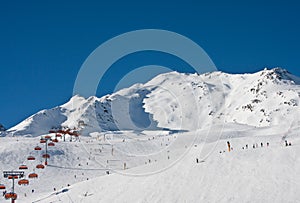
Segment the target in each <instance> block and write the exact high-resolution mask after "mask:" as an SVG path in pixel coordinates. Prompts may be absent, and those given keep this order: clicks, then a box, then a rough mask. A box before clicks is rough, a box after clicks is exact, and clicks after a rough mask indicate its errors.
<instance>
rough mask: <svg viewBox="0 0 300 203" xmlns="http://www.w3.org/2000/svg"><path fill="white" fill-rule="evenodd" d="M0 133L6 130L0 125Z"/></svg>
mask: <svg viewBox="0 0 300 203" xmlns="http://www.w3.org/2000/svg"><path fill="white" fill-rule="evenodd" d="M0 131H6V128H5V127H4V126H3V125H2V124H1V123H0Z"/></svg>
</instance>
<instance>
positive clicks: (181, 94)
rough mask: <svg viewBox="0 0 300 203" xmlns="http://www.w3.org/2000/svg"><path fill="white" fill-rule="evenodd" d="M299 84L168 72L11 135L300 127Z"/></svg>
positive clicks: (272, 73)
mask: <svg viewBox="0 0 300 203" xmlns="http://www.w3.org/2000/svg"><path fill="white" fill-rule="evenodd" d="M299 85H300V79H299V78H298V77H297V76H294V75H292V74H291V73H289V72H288V71H287V70H285V69H282V68H274V69H271V70H268V69H264V70H262V71H259V72H257V73H252V74H249V73H248V74H228V73H223V72H220V71H217V72H211V73H205V74H201V75H199V74H186V73H178V72H169V73H164V74H161V75H158V76H156V77H155V78H153V79H152V80H150V81H149V82H147V83H145V84H135V85H133V86H131V87H129V88H125V89H122V90H120V91H118V92H116V93H113V94H110V95H105V96H103V97H101V98H97V97H95V96H92V97H89V98H87V99H85V98H83V97H81V96H79V95H75V96H73V97H72V98H71V99H70V100H69V101H68V102H67V103H65V104H63V105H60V106H57V107H54V108H52V109H49V110H42V111H39V112H38V113H36V114H34V115H32V116H30V117H29V118H27V119H25V120H24V121H22V122H21V123H19V124H18V125H16V126H14V127H12V128H10V129H9V130H8V131H7V135H9V136H14V135H24V136H38V135H41V134H45V133H47V132H48V131H49V130H51V129H58V128H69V129H74V130H75V129H76V130H79V131H80V133H81V134H83V135H89V133H92V132H96V131H99V132H100V131H115V130H137V131H142V130H145V129H147V130H158V129H170V130H188V131H189V130H196V129H200V128H207V127H210V126H211V125H216V124H226V123H239V124H247V125H250V126H255V127H265V126H272V125H274V126H276V125H283V123H282V121H283V120H291V119H292V120H293V122H298V123H299V122H300V120H299V119H298V118H297V113H299V102H300V100H299V97H300V88H299ZM286 117H290V118H291V119H283V118H286ZM285 125H287V126H288V125H289V123H287V124H285ZM287 128H288V127H287Z"/></svg>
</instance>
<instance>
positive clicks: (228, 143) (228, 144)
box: [227, 141, 231, 152]
mask: <svg viewBox="0 0 300 203" xmlns="http://www.w3.org/2000/svg"><path fill="white" fill-rule="evenodd" d="M227 146H228V152H230V149H231V148H230V142H229V141H227Z"/></svg>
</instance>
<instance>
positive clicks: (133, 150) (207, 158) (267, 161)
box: [0, 124, 300, 203]
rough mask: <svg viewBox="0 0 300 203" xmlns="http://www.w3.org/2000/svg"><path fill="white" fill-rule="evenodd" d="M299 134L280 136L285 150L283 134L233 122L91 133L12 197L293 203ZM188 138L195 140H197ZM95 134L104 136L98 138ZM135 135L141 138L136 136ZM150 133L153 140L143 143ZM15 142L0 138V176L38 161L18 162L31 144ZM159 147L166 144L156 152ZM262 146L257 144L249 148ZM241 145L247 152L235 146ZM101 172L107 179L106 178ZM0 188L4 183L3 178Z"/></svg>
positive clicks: (64, 145) (63, 148)
mask: <svg viewBox="0 0 300 203" xmlns="http://www.w3.org/2000/svg"><path fill="white" fill-rule="evenodd" d="M299 129H300V128H299V126H293V127H292V128H291V130H290V131H289V133H288V136H287V137H285V138H286V139H288V140H289V142H292V146H289V147H285V146H284V141H283V137H284V135H285V134H284V131H282V130H281V131H280V130H278V129H274V128H272V127H266V128H260V129H258V128H254V127H250V126H245V125H236V124H230V125H226V126H225V128H224V129H222V130H221V131H222V133H221V135H220V137H219V136H217V135H216V133H215V132H216V131H219V130H220V129H218V127H215V128H214V129H213V130H211V131H210V132H205V131H201V132H197V131H194V132H186V133H175V134H167V133H164V132H163V131H161V132H159V131H157V132H151V131H148V132H144V135H142V136H141V135H137V134H136V135H135V133H134V132H130V131H122V132H110V136H113V137H111V138H110V139H109V138H108V137H109V136H108V134H106V135H107V136H106V138H107V140H106V141H104V140H103V139H95V138H97V136H95V135H94V137H91V138H88V137H87V138H82V140H81V142H61V143H58V144H57V145H56V146H55V148H53V149H52V151H51V156H52V157H53V158H50V160H49V164H50V165H49V166H48V167H46V169H44V170H43V171H39V170H36V172H37V173H39V175H40V177H39V178H38V179H36V180H31V182H30V185H29V186H17V187H16V192H17V193H18V195H19V198H18V200H19V201H20V202H45V203H49V202H93V203H97V202H299V201H300V196H299V195H298V191H299V189H300V184H299V183H300V176H299V174H298V171H299V170H300V160H299V156H298V154H299V153H300V147H299V146H300V137H299V133H298V132H299ZM206 133H208V134H209V135H210V137H212V138H211V139H208V140H203V139H201V136H199V135H202V134H206ZM194 134H197V135H198V136H197V139H196V140H194ZM98 135H99V136H100V137H101V138H103V135H104V134H102V133H100V134H98ZM137 136H141V137H139V139H135V137H137ZM152 136H155V139H147V138H152ZM124 138H126V141H125V142H123V141H122V140H123V139H124ZM143 138H145V139H143ZM16 139H18V138H10V137H5V138H1V142H0V146H1V147H0V149H1V150H0V157H1V158H0V160H1V162H2V163H1V168H0V170H1V171H2V170H4V169H5V170H7V169H14V168H16V167H17V166H18V165H20V163H25V164H27V165H29V166H30V171H31V170H32V168H34V166H35V164H37V163H38V162H39V161H36V162H34V164H32V163H31V164H30V163H28V162H27V161H25V162H24V159H25V158H26V156H27V155H28V154H29V153H30V151H32V146H35V145H36V142H37V141H38V139H37V138H24V137H20V138H19V140H18V141H16ZM167 140H170V142H168V141H167ZM187 140H190V141H192V142H191V143H190V142H189V141H188V142H187ZM227 140H230V142H231V144H232V147H233V151H231V152H227V149H226V141H227ZM160 142H163V143H168V144H169V145H168V146H166V145H164V147H163V149H160V146H161V145H159V143H160ZM261 142H262V143H264V147H260V146H259V147H258V148H255V149H253V148H252V144H254V143H258V144H260V143H261ZM267 142H269V143H270V146H269V147H266V143H267ZM189 143H190V144H191V145H190V146H188V147H186V145H187V144H189ZM157 144H158V145H157ZM246 144H248V145H249V149H247V150H246V149H242V147H245V145H246ZM12 146H13V147H12ZM112 146H114V149H115V151H114V154H113V155H112V154H111V147H112ZM99 149H101V150H102V151H101V152H100V151H99ZM153 152H154V153H153ZM220 152H222V153H220ZM31 154H32V155H33V153H32V152H31ZM151 154H152V155H151ZM36 156H37V157H38V155H37V154H36ZM197 158H198V159H199V163H196V159H197ZM149 159H150V160H151V162H149V161H148V160H149ZM9 160H11V161H9ZM106 160H109V161H108V164H107V163H106ZM86 162H88V163H89V164H88V165H86ZM124 162H126V163H127V166H126V170H124V169H123V163H124ZM79 164H81V165H79ZM54 166H55V167H54ZM106 170H109V171H110V173H111V174H109V175H107V174H105V171H106ZM30 171H28V172H30ZM28 172H27V171H26V173H27V174H28ZM75 175H76V178H75V177H74V176H75ZM62 177H63V178H62ZM76 182H77V183H76ZM0 183H4V184H5V185H6V186H9V185H10V182H9V181H8V180H3V179H1V180H0ZM67 184H70V186H67ZM53 188H56V191H54V190H53ZM31 189H34V190H35V192H34V193H31ZM25 193H26V197H25Z"/></svg>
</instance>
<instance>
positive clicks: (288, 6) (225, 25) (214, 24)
mask: <svg viewBox="0 0 300 203" xmlns="http://www.w3.org/2000/svg"><path fill="white" fill-rule="evenodd" d="M299 10H300V3H299V2H298V1H276V0H273V1H256V0H251V1H240V0H239V1H230V0H229V1H224V0H221V1H214V0H212V1H200V0H185V1H176V0H172V1H168V0H164V1H161V0H160V1H156V0H151V1H142V0H139V1H101V0H100V1H81V2H79V1H55V0H53V1H30V0H29V1H18V2H17V1H6V2H4V1H2V2H1V4H0V22H1V23H0V26H1V27H0V29H1V32H0V35H1V38H0V67H1V79H0V87H1V100H0V104H1V105H0V123H3V124H4V125H5V126H6V127H11V126H13V125H15V124H17V123H18V122H20V121H22V120H23V119H25V118H26V117H28V116H30V115H31V114H33V113H36V112H37V111H38V110H41V109H45V108H51V107H54V106H57V105H60V104H62V103H64V102H66V101H67V100H68V99H69V98H70V97H71V96H72V91H73V84H74V81H75V79H76V75H77V72H78V70H79V69H80V67H81V65H82V63H83V62H84V60H85V59H86V58H87V56H88V55H89V54H90V53H91V52H92V51H93V50H94V49H95V48H96V47H98V46H99V45H100V44H101V43H103V42H105V41H106V40H108V39H110V38H111V37H114V36H116V35H119V34H122V33H124V32H128V31H132V30H136V29H145V28H156V29H165V30H170V31H174V32H178V33H180V34H182V35H185V36H187V37H189V38H190V39H192V40H193V41H195V42H197V43H198V44H199V45H200V46H201V47H202V48H204V50H205V51H206V52H207V53H208V54H209V56H210V57H211V58H212V60H213V61H214V63H215V64H216V66H217V67H218V69H219V70H222V71H225V72H230V73H244V72H255V71H258V70H261V69H262V68H263V67H276V66H281V67H283V68H285V69H287V70H289V71H290V72H292V73H293V74H295V75H298V76H300V69H299V68H300V60H299V58H300V37H299V36H300V21H299V19H300V12H299ZM165 57H167V58H168V56H165ZM151 60H156V62H159V61H163V57H162V56H160V55H159V54H156V53H148V55H147V53H144V54H139V55H137V56H135V57H134V56H129V57H128V58H127V59H124V60H121V61H120V62H119V63H118V64H119V65H121V66H123V67H125V68H126V67H127V68H129V69H130V68H132V67H133V66H137V65H140V66H141V65H143V63H145V64H144V65H148V64H149V63H151ZM137 61H138V63H139V64H137ZM165 61H172V60H165ZM176 64H178V61H176V60H173V65H174V66H176ZM179 64H180V63H179ZM162 65H166V64H162ZM167 65H171V66H172V63H171V64H167ZM113 70H114V69H113V68H112V70H111V71H110V72H109V73H108V74H107V76H106V78H104V79H103V81H101V83H102V86H101V87H104V88H102V89H101V90H99V91H98V96H101V95H103V94H105V93H109V92H111V91H112V89H113V87H114V86H115V85H116V83H117V81H118V78H119V77H120V73H116V71H115V72H114V71H113ZM179 70H180V68H179ZM181 71H185V69H184V68H182V70H181Z"/></svg>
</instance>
